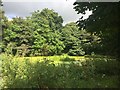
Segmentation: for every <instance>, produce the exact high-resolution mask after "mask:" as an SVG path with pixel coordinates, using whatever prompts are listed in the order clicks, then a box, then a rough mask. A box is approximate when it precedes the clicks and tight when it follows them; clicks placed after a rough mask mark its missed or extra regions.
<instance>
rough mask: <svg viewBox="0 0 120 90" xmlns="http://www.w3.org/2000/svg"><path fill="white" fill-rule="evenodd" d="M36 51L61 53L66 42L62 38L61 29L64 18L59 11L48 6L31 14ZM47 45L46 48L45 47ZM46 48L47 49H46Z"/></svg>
mask: <svg viewBox="0 0 120 90" xmlns="http://www.w3.org/2000/svg"><path fill="white" fill-rule="evenodd" d="M31 21H32V24H33V25H32V26H33V29H32V30H33V33H34V44H33V48H35V49H36V51H35V52H37V53H39V54H40V55H44V54H45V52H46V55H54V54H61V52H62V50H63V49H64V44H63V42H62V41H61V40H60V33H59V31H60V30H61V28H62V23H63V19H62V17H61V16H59V15H58V13H56V12H54V11H53V10H49V9H47V8H45V9H43V10H42V11H39V10H37V11H35V12H33V13H32V16H31ZM45 47H46V48H45ZM45 49H46V50H45Z"/></svg>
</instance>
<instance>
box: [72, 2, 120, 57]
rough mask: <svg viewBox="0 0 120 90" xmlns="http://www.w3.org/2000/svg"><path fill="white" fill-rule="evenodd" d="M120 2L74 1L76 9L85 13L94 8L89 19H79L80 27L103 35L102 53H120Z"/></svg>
mask: <svg viewBox="0 0 120 90" xmlns="http://www.w3.org/2000/svg"><path fill="white" fill-rule="evenodd" d="M119 4H120V2H113V3H111V2H78V1H76V2H75V3H74V5H75V7H74V9H75V11H77V12H78V13H82V14H85V11H86V10H92V15H90V16H89V18H87V19H84V20H83V19H82V17H81V18H80V19H79V20H78V22H77V23H78V25H79V27H80V28H85V29H86V30H87V31H89V32H92V33H95V34H97V35H99V36H100V37H101V41H102V42H101V47H102V51H101V53H102V54H107V55H118V53H119V51H120V48H119V46H120V45H119V43H118V42H119V34H120V33H119V23H120V19H119V16H120V15H119V10H120V5H119Z"/></svg>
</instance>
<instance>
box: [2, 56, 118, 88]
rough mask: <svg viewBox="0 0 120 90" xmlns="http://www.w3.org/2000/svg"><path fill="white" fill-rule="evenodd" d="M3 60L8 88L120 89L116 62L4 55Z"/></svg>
mask: <svg viewBox="0 0 120 90" xmlns="http://www.w3.org/2000/svg"><path fill="white" fill-rule="evenodd" d="M1 57H2V59H1ZM0 59H1V60H0V61H3V72H2V73H3V81H4V82H5V84H4V85H5V87H8V88H11V87H13V88H14V87H17V88H19V87H29V88H31V87H37V88H38V86H36V85H38V84H39V86H40V87H44V86H45V87H59V88H60V87H61V88H118V87H119V76H118V71H119V70H120V68H119V63H118V62H117V61H116V60H114V59H113V58H106V57H103V56H101V57H100V56H96V57H95V56H94V57H93V56H92V57H90V56H89V57H88V56H67V55H61V56H38V57H12V56H6V55H2V56H0ZM1 64H2V63H1ZM53 64H54V65H55V66H54V65H53ZM28 77H30V79H28ZM41 77H43V78H41ZM38 78H39V79H38ZM26 80H27V83H26ZM38 81H39V82H38ZM41 81H42V82H41ZM56 82H57V83H56Z"/></svg>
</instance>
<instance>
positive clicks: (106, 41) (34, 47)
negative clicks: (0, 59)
mask: <svg viewBox="0 0 120 90" xmlns="http://www.w3.org/2000/svg"><path fill="white" fill-rule="evenodd" d="M74 5H75V7H74V9H75V10H76V11H78V13H83V14H85V10H87V9H89V10H92V11H93V14H92V15H90V16H89V18H88V19H85V20H83V19H82V18H80V20H79V21H78V22H77V23H75V22H71V23H68V24H66V25H65V26H63V18H62V16H60V15H58V13H57V12H55V11H54V10H50V9H48V8H45V9H43V10H42V11H39V10H37V11H34V12H32V13H31V16H28V17H25V18H22V17H17V16H16V17H15V18H13V19H12V20H11V21H9V20H8V18H7V17H5V16H4V13H3V17H2V22H1V23H2V31H3V35H2V36H3V37H2V39H3V43H2V44H1V47H2V48H3V51H5V50H6V49H7V48H8V47H11V49H10V50H12V53H13V54H14V55H15V54H16V53H19V54H20V53H23V52H24V54H25V56H38V55H41V56H45V55H47V56H50V55H61V54H68V55H71V56H79V55H90V54H91V53H94V54H103V55H112V56H117V55H118V52H119V51H120V50H119V43H118V38H119V28H118V27H119V25H118V24H119V22H120V20H119V11H118V10H119V8H120V6H119V3H77V2H75V3H74ZM10 52H11V51H10Z"/></svg>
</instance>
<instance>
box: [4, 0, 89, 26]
mask: <svg viewBox="0 0 120 90" xmlns="http://www.w3.org/2000/svg"><path fill="white" fill-rule="evenodd" d="M2 1H3V4H4V6H3V9H4V11H5V15H6V16H7V17H8V18H9V19H11V18H13V17H15V16H21V17H25V16H30V13H31V12H33V11H35V10H42V9H44V8H49V9H53V10H54V11H55V12H57V13H58V14H59V15H61V16H62V17H63V20H64V23H63V25H65V24H66V23H69V22H76V21H77V20H79V18H80V17H81V16H82V15H81V14H77V12H76V11H75V10H74V9H73V7H74V6H73V3H74V2H75V1H76V0H2ZM90 14H91V12H90V11H87V14H86V15H85V16H84V19H85V18H87V17H88V16H89V15H90Z"/></svg>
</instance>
